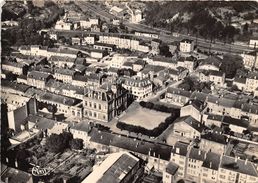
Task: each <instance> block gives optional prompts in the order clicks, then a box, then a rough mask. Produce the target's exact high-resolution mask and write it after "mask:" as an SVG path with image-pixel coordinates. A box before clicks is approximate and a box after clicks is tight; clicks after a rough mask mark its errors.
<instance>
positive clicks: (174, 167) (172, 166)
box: [166, 162, 179, 175]
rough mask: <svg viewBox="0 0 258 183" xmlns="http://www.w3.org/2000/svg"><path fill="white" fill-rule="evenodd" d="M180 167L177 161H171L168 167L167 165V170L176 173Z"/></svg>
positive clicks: (172, 173)
mask: <svg viewBox="0 0 258 183" xmlns="http://www.w3.org/2000/svg"><path fill="white" fill-rule="evenodd" d="M178 168H179V166H178V165H177V164H176V163H173V162H169V163H168V165H167V167H166V172H167V173H169V174H171V175H175V174H176V172H177V170H178Z"/></svg>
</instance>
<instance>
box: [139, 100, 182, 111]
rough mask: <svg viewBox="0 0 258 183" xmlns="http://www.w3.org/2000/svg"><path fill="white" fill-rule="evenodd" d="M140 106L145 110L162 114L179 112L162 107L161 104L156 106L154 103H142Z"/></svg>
mask: <svg viewBox="0 0 258 183" xmlns="http://www.w3.org/2000/svg"><path fill="white" fill-rule="evenodd" d="M139 104H140V106H142V107H144V108H148V109H153V110H156V111H160V112H167V113H177V112H179V110H178V109H174V108H172V107H167V106H164V105H160V104H154V103H152V102H144V101H141V102H140V103H139Z"/></svg>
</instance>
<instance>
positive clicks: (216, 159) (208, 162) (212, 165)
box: [202, 152, 220, 170]
mask: <svg viewBox="0 0 258 183" xmlns="http://www.w3.org/2000/svg"><path fill="white" fill-rule="evenodd" d="M219 164H220V155H218V154H216V153H214V152H207V154H206V158H205V159H204V161H203V164H202V166H203V167H205V168H209V169H212V170H218V169H219Z"/></svg>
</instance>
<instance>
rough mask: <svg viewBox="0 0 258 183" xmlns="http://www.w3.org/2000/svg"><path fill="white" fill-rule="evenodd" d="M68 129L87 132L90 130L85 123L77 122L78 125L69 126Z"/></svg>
mask: <svg viewBox="0 0 258 183" xmlns="http://www.w3.org/2000/svg"><path fill="white" fill-rule="evenodd" d="M70 129H74V130H78V131H85V132H89V131H90V129H91V128H90V125H89V124H88V123H86V122H79V123H73V124H72V125H71V128H70Z"/></svg>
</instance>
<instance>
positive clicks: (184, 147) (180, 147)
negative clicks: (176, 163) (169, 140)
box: [171, 141, 189, 156]
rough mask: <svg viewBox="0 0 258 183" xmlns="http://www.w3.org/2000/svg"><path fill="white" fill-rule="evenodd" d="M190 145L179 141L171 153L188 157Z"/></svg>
mask: <svg viewBox="0 0 258 183" xmlns="http://www.w3.org/2000/svg"><path fill="white" fill-rule="evenodd" d="M188 146H189V144H188V143H185V142H181V141H177V142H176V143H175V145H174V146H173V148H172V149H171V153H174V154H179V155H181V156H186V154H187V152H188Z"/></svg>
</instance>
